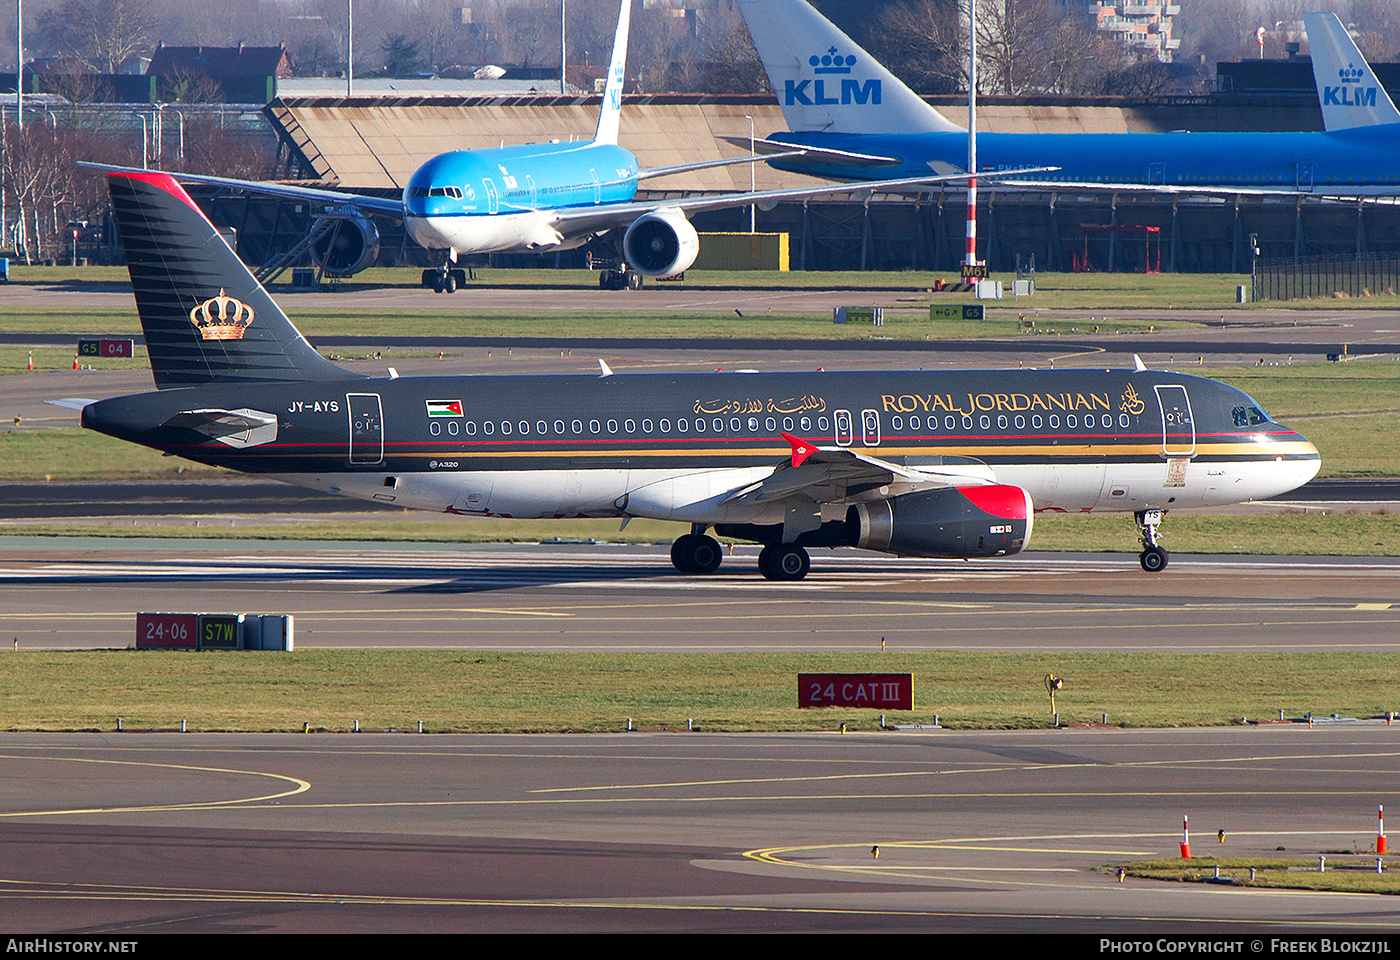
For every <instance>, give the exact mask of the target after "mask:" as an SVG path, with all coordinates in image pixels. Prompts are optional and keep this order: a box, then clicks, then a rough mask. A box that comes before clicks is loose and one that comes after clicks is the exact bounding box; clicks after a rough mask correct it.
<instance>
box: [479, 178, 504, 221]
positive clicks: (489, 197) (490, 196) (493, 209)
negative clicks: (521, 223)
mask: <svg viewBox="0 0 1400 960" xmlns="http://www.w3.org/2000/svg"><path fill="white" fill-rule="evenodd" d="M481 183H482V185H483V186H485V187H486V209H487V212H488V213H500V212H501V198H500V196H499V195H497V193H496V181H494V180H492V179H490V178H489V177H488V178H487V179H485V180H482V181H481Z"/></svg>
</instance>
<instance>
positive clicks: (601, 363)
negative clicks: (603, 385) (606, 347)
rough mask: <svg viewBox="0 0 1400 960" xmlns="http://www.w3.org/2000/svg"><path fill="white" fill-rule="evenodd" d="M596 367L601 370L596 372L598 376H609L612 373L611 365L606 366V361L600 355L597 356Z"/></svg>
mask: <svg viewBox="0 0 1400 960" xmlns="http://www.w3.org/2000/svg"><path fill="white" fill-rule="evenodd" d="M598 367H599V369H600V370H602V372H601V373H599V374H598V376H599V377H600V378H601V377H611V376H612V375H613V372H612V367H610V366H608V361H606V360H604V359H603V358H602V357H599V358H598Z"/></svg>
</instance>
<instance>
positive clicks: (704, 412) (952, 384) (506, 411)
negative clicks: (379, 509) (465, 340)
mask: <svg viewBox="0 0 1400 960" xmlns="http://www.w3.org/2000/svg"><path fill="white" fill-rule="evenodd" d="M109 185H110V189H111V195H112V208H113V211H114V213H115V216H116V220H117V223H118V225H119V227H120V229H121V235H122V242H123V246H124V247H125V250H126V257H127V262H128V264H129V268H130V272H131V282H132V288H133V291H134V293H135V296H136V305H137V311H138V313H139V315H140V318H141V325H142V329H143V331H144V333H145V337H146V345H147V349H148V351H149V353H150V358H151V368H152V372H153V374H154V377H155V381H156V386H157V387H158V388H159V389H158V390H156V391H154V392H150V393H142V394H135V395H132V396H126V397H116V398H113V399H110V400H103V401H99V402H87V401H73V402H72V403H73V405H77V406H80V407H81V409H82V423H83V426H85V427H87V428H89V429H93V430H99V431H101V432H103V433H107V434H110V435H112V436H115V437H119V438H122V439H124V440H129V441H132V442H135V443H140V444H145V445H146V446H149V447H154V448H156V449H158V450H163V451H166V452H168V453H172V454H178V455H179V456H182V457H186V458H189V459H191V460H195V461H198V462H200V463H207V464H214V465H219V466H225V467H229V468H231V469H235V470H242V471H247V472H250V473H257V474H263V475H267V476H271V477H275V478H278V479H281V480H285V481H288V482H290V483H294V484H298V485H301V486H306V487H311V488H315V489H319V490H327V491H330V492H333V493H339V494H344V495H346V496H352V497H360V498H363V499H366V500H376V501H380V502H385V503H393V504H395V505H397V506H404V507H412V508H417V509H423V510H433V511H437V512H440V513H444V514H463V515H476V516H502V517H580V516H582V517H618V518H630V517H647V518H654V519H662V520H677V521H682V522H685V523H689V524H690V525H691V532H690V533H687V534H685V535H684V536H682V537H680V538H679V539H677V541H676V543H675V545H674V547H673V549H672V560H673V562H674V564H675V566H676V567H677V568H678V569H680V570H683V571H687V572H692V573H708V572H712V571H713V570H715V569H716V568H717V567H718V566H719V565H720V561H721V552H720V548H719V544H718V542H717V541H716V540H715V539H714V538H713V537H711V536H710V535H709V531H710V530H711V529H713V530H715V531H717V532H718V533H720V534H721V535H726V536H731V537H737V538H740V539H748V540H753V541H756V542H759V543H762V544H764V549H763V551H762V553H761V554H760V558H759V569H760V570H761V571H762V573H763V574H764V576H766V577H768V578H769V579H775V580H784V579H799V578H801V577H803V576H805V575H806V573H807V570H808V567H809V564H810V559H809V555H808V552H807V551H808V549H809V548H811V547H814V546H840V545H852V546H859V547H865V548H869V549H873V550H881V551H886V552H889V553H894V554H900V555H909V556H923V557H990V556H1003V555H1009V554H1014V553H1017V552H1019V551H1021V550H1023V549H1024V548H1025V547H1026V545H1027V544H1028V543H1029V541H1030V536H1031V530H1032V525H1033V515H1034V513H1035V511H1037V510H1054V511H1072V512H1098V511H1114V512H1121V513H1124V514H1130V515H1133V516H1134V517H1135V518H1136V520H1137V523H1138V526H1139V529H1140V537H1141V542H1142V545H1143V550H1142V555H1141V562H1142V566H1143V567H1144V569H1147V570H1150V571H1156V570H1160V569H1162V567H1164V566H1165V565H1166V562H1167V555H1166V552H1165V551H1164V550H1162V548H1161V546H1160V544H1159V543H1158V539H1157V528H1158V524H1159V523H1160V522H1161V519H1162V515H1163V514H1164V513H1165V512H1166V511H1168V510H1177V509H1191V508H1195V507H1209V506H1219V505H1222V504H1229V503H1238V502H1241V501H1245V500H1252V499H1256V498H1263V497H1270V496H1275V495H1278V494H1281V493H1284V492H1287V491H1288V490H1291V489H1293V488H1295V487H1297V486H1299V485H1301V484H1303V483H1305V482H1307V481H1308V480H1309V479H1311V478H1312V477H1313V476H1314V475H1315V474H1316V472H1317V469H1318V465H1319V460H1318V454H1317V450H1316V448H1315V447H1314V446H1313V445H1312V444H1311V443H1309V442H1308V441H1307V440H1306V439H1305V438H1304V437H1302V436H1300V435H1299V434H1298V433H1297V432H1295V431H1293V430H1291V429H1289V428H1288V427H1285V426H1283V425H1281V424H1278V423H1275V422H1274V421H1273V420H1271V419H1270V418H1269V417H1268V416H1267V415H1266V414H1265V413H1264V412H1263V410H1261V409H1260V408H1259V406H1258V404H1256V403H1255V402H1254V401H1253V400H1251V399H1250V398H1249V397H1248V396H1246V395H1245V394H1243V393H1241V392H1240V391H1238V390H1236V389H1234V388H1233V387H1229V386H1225V385H1224V384H1220V383H1216V382H1214V381H1211V380H1205V379H1201V378H1198V377H1190V376H1183V375H1179V374H1171V373H1162V372H1157V371H1150V370H1146V369H1143V368H1142V367H1141V366H1140V365H1139V367H1138V368H1137V369H1133V370H1058V371H1057V370H1039V371H1036V370H981V371H957V372H923V371H890V372H860V373H836V372H814V373H778V374H722V373H715V374H642V375H618V376H614V375H612V374H611V371H609V370H607V368H606V367H604V368H603V371H602V374H603V375H601V376H577V375H575V376H509V377H500V376H476V377H460V376H459V377H442V376H435V377H395V376H390V377H387V378H382V379H375V378H369V377H363V376H357V375H355V374H352V373H350V372H348V371H346V370H343V369H342V368H340V367H338V366H336V365H335V364H333V363H331V362H330V361H328V360H326V359H324V358H323V357H321V356H320V355H319V354H317V353H316V351H315V350H313V349H312V348H311V346H310V345H309V344H308V343H307V342H306V340H305V339H303V338H302V336H301V334H300V333H298V332H297V330H296V328H295V327H293V326H292V324H291V322H290V321H288V319H287V318H286V316H285V315H284V314H283V313H282V311H281V310H280V309H279V308H278V306H277V304H276V303H274V302H273V300H272V299H271V297H270V296H268V294H267V291H266V290H265V289H263V287H262V286H261V285H259V284H258V282H257V281H256V280H255V279H254V278H253V277H252V275H251V274H249V273H248V271H247V269H246V268H245V267H244V266H243V264H242V263H240V262H239V260H238V258H237V257H236V256H235V255H234V253H233V251H232V250H231V249H230V248H229V247H228V246H227V244H226V243H225V242H224V241H223V239H222V238H221V237H220V236H219V234H218V232H217V231H216V230H215V229H214V227H213V226H212V225H211V224H210V223H209V221H208V220H207V219H205V217H204V215H203V214H202V213H200V211H199V209H198V207H196V206H195V204H194V203H193V202H192V201H191V200H190V199H189V197H188V196H187V195H186V194H185V192H184V191H183V190H182V189H181V188H180V186H179V185H178V184H176V183H175V182H174V181H173V180H172V179H170V178H169V177H167V176H165V175H164V174H155V173H146V174H141V173H133V174H113V175H112V176H110V177H109Z"/></svg>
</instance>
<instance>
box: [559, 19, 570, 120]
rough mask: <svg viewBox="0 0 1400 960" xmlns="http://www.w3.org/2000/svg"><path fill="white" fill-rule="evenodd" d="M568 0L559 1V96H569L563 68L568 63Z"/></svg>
mask: <svg viewBox="0 0 1400 960" xmlns="http://www.w3.org/2000/svg"><path fill="white" fill-rule="evenodd" d="M568 24H569V18H568V0H559V96H561V97H566V96H568V95H569V90H568V84H566V83H565V82H564V68H565V66H566V65H567V64H568V62H569V31H568Z"/></svg>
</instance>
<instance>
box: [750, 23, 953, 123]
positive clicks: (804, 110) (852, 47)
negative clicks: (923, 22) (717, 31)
mask: <svg viewBox="0 0 1400 960" xmlns="http://www.w3.org/2000/svg"><path fill="white" fill-rule="evenodd" d="M738 2H739V12H740V13H742V14H743V15H744V21H745V22H746V23H747V24H748V25H749V35H750V36H751V37H753V43H754V46H755V47H756V48H757V49H758V56H759V59H760V60H762V61H763V66H764V69H766V70H767V71H768V79H769V82H771V83H772V84H773V92H774V93H776V94H777V95H778V103H779V104H780V105H781V106H782V108H783V119H785V120H786V121H787V125H788V129H789V130H792V131H794V132H804V133H805V132H808V131H817V132H822V133H955V132H964V131H963V128H962V127H960V126H958V125H957V124H955V123H953V122H952V121H950V120H948V119H946V118H945V117H944V116H943V114H941V113H939V112H938V111H937V110H935V109H933V107H931V106H929V105H928V104H927V103H925V102H924V100H923V98H921V97H920V96H919V95H918V94H917V93H915V92H914V91H913V90H910V89H909V88H908V87H906V86H905V85H904V84H903V83H902V82H901V81H900V80H899V79H898V78H897V77H895V75H894V74H892V73H890V72H889V71H888V70H886V69H885V68H884V67H883V66H881V65H880V63H879V62H878V61H876V59H875V58H874V57H872V56H871V55H870V54H868V53H866V52H865V51H864V50H862V49H861V48H860V47H858V46H857V45H856V43H855V41H854V40H852V39H851V38H850V37H848V36H846V35H845V34H844V33H842V32H841V31H840V30H838V29H837V28H836V26H835V24H833V23H832V22H831V21H830V20H828V19H826V18H825V17H823V16H822V15H821V14H820V13H818V12H817V11H816V10H815V9H813V8H812V6H811V4H809V3H807V2H806V0H738Z"/></svg>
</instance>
